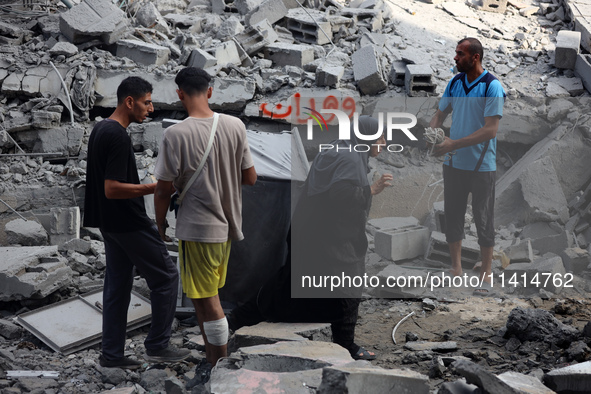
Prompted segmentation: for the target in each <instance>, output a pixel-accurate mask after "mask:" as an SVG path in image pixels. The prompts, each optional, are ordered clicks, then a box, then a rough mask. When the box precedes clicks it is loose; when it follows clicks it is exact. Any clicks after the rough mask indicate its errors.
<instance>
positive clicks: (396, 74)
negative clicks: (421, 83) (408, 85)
mask: <svg viewBox="0 0 591 394" xmlns="http://www.w3.org/2000/svg"><path fill="white" fill-rule="evenodd" d="M405 75H406V63H405V62H403V61H394V62H392V68H391V69H390V82H392V83H393V84H394V85H396V86H404V78H405Z"/></svg>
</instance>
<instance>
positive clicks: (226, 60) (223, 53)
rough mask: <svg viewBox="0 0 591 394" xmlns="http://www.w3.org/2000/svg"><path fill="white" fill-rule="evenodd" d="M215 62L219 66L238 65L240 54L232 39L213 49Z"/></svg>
mask: <svg viewBox="0 0 591 394" xmlns="http://www.w3.org/2000/svg"><path fill="white" fill-rule="evenodd" d="M213 56H214V57H215V58H216V60H217V64H218V65H220V66H221V67H228V66H230V65H235V66H239V65H240V64H241V63H242V61H241V60H240V54H239V53H238V48H237V46H236V43H235V42H234V41H226V42H224V43H222V44H221V45H219V46H217V47H216V48H215V49H214V55H213Z"/></svg>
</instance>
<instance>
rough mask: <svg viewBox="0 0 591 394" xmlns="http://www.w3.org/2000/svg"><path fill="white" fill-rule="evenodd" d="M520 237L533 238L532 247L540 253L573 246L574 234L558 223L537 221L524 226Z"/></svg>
mask: <svg viewBox="0 0 591 394" xmlns="http://www.w3.org/2000/svg"><path fill="white" fill-rule="evenodd" d="M520 237H521V238H522V239H525V238H529V239H531V244H532V248H534V249H535V250H537V251H538V253H540V254H544V253H548V252H553V251H563V250H564V249H566V248H569V247H571V246H572V245H571V242H572V241H571V237H572V235H571V234H569V233H567V232H566V230H564V228H562V227H561V226H560V225H559V224H557V223H552V222H536V223H532V224H528V225H526V226H525V227H524V228H523V231H522V232H521V235H520Z"/></svg>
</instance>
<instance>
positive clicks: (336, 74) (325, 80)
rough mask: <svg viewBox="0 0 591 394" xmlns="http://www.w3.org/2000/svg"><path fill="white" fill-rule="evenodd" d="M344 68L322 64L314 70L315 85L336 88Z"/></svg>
mask: <svg viewBox="0 0 591 394" xmlns="http://www.w3.org/2000/svg"><path fill="white" fill-rule="evenodd" d="M344 73H345V67H343V66H338V65H332V64H328V63H324V64H322V65H320V66H319V67H318V68H317V69H316V85H317V86H329V87H333V88H334V87H338V85H339V82H340V80H341V78H342V77H343V74H344Z"/></svg>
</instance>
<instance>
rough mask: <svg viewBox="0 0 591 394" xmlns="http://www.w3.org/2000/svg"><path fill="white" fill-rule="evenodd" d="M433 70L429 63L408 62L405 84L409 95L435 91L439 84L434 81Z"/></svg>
mask: <svg viewBox="0 0 591 394" xmlns="http://www.w3.org/2000/svg"><path fill="white" fill-rule="evenodd" d="M432 78H433V70H432V69H431V66H429V65H428V64H407V65H406V73H405V75H404V85H405V87H406V93H407V94H408V95H409V96H421V95H424V94H425V93H426V94H430V93H435V89H436V88H437V85H436V84H434V83H433V81H432Z"/></svg>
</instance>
